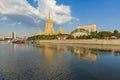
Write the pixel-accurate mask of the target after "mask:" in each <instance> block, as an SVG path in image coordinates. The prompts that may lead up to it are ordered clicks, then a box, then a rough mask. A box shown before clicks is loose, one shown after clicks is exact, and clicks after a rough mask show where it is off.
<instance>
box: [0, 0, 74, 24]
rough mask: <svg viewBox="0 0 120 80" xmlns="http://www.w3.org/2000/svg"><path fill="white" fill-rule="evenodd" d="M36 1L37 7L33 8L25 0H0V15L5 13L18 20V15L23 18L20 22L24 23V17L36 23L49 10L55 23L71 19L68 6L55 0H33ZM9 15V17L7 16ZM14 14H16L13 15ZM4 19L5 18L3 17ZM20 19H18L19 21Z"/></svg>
mask: <svg viewBox="0 0 120 80" xmlns="http://www.w3.org/2000/svg"><path fill="white" fill-rule="evenodd" d="M34 1H37V2H38V7H37V8H34V7H33V6H31V5H30V4H29V3H28V2H27V1H26V0H0V15H1V14H2V15H6V16H7V18H8V19H9V20H10V19H11V20H13V21H16V20H18V19H19V18H18V16H19V15H20V16H21V17H20V18H22V17H23V19H20V20H23V21H21V23H22V24H29V23H25V22H26V19H25V16H26V17H27V19H31V21H30V20H28V21H29V22H30V23H31V22H32V21H33V22H32V23H34V24H38V23H39V22H41V20H46V19H47V17H48V12H49V10H50V12H51V17H52V20H53V21H54V22H55V23H57V24H62V23H65V22H67V21H69V20H71V19H72V17H71V15H70V13H71V10H70V6H65V5H57V4H56V0H34ZM8 15H9V16H10V17H9V16H8ZM14 15H17V16H16V17H14ZM4 19H5V18H4ZM20 20H18V21H19V22H20Z"/></svg>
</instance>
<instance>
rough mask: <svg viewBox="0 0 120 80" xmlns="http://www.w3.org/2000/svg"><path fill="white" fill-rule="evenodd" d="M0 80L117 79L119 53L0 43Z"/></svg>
mask: <svg viewBox="0 0 120 80" xmlns="http://www.w3.org/2000/svg"><path fill="white" fill-rule="evenodd" d="M0 80H120V53H119V51H118V52H114V51H112V50H96V49H89V48H85V47H84V48H82V47H78V46H74V45H73V46H68V45H65V44H41V45H39V47H37V46H35V45H31V44H30V45H29V44H24V45H19V44H7V43H6V42H0Z"/></svg>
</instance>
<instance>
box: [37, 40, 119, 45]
mask: <svg viewBox="0 0 120 80" xmlns="http://www.w3.org/2000/svg"><path fill="white" fill-rule="evenodd" d="M36 42H37V44H39V43H54V44H81V45H120V39H116V40H96V39H91V40H37V41H36Z"/></svg>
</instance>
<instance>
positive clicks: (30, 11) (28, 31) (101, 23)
mask: <svg viewBox="0 0 120 80" xmlns="http://www.w3.org/2000/svg"><path fill="white" fill-rule="evenodd" d="M119 3H120V0H1V1H0V26H1V29H0V36H1V35H6V36H9V35H10V32H17V35H18V36H24V35H27V36H31V35H36V34H37V32H38V31H44V25H45V21H46V20H47V16H48V11H49V10H50V11H51V18H52V20H53V22H54V27H55V29H56V31H57V30H58V29H59V28H62V29H63V30H64V31H65V32H68V31H71V30H73V29H75V28H77V26H78V25H82V24H97V30H98V31H103V30H106V31H108V30H109V31H113V30H114V29H117V30H120V5H119ZM5 8H7V9H5Z"/></svg>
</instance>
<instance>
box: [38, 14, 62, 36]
mask: <svg viewBox="0 0 120 80" xmlns="http://www.w3.org/2000/svg"><path fill="white" fill-rule="evenodd" d="M59 33H60V34H64V32H63V30H62V29H60V30H58V32H56V31H55V30H54V25H53V22H52V20H51V17H50V13H49V15H48V20H47V21H46V23H45V32H38V35H55V34H59Z"/></svg>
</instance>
